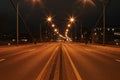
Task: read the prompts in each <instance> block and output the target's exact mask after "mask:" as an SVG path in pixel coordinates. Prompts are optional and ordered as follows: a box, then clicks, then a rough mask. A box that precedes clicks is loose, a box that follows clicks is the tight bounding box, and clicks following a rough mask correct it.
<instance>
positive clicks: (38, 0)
mask: <svg viewBox="0 0 120 80" xmlns="http://www.w3.org/2000/svg"><path fill="white" fill-rule="evenodd" d="M32 2H33V3H37V2H40V0H32Z"/></svg>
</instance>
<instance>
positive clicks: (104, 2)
mask: <svg viewBox="0 0 120 80" xmlns="http://www.w3.org/2000/svg"><path fill="white" fill-rule="evenodd" d="M101 2H102V4H103V45H105V37H106V35H105V34H106V31H105V28H106V7H107V4H108V2H109V0H101Z"/></svg>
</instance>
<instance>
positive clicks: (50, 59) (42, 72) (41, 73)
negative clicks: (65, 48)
mask: <svg viewBox="0 0 120 80" xmlns="http://www.w3.org/2000/svg"><path fill="white" fill-rule="evenodd" d="M57 49H58V47H56V48H55V51H56V50H57ZM54 55H55V52H53V54H52V55H51V57H50V58H49V60H48V61H47V63H46V64H45V66H44V68H43V69H42V71H41V72H40V74H39V75H38V77H37V78H36V80H43V79H42V78H43V77H44V76H43V75H44V73H45V71H46V70H47V67H48V65H49V64H50V62H51V61H52V59H53V57H54Z"/></svg>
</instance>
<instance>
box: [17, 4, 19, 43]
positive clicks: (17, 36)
mask: <svg viewBox="0 0 120 80" xmlns="http://www.w3.org/2000/svg"><path fill="white" fill-rule="evenodd" d="M16 22H17V24H16V41H17V45H18V44H19V3H18V2H17V9H16Z"/></svg>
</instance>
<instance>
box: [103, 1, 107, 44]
mask: <svg viewBox="0 0 120 80" xmlns="http://www.w3.org/2000/svg"><path fill="white" fill-rule="evenodd" d="M105 17H106V4H105V2H103V45H105V34H106V32H105V26H106V22H105V20H106V18H105Z"/></svg>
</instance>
